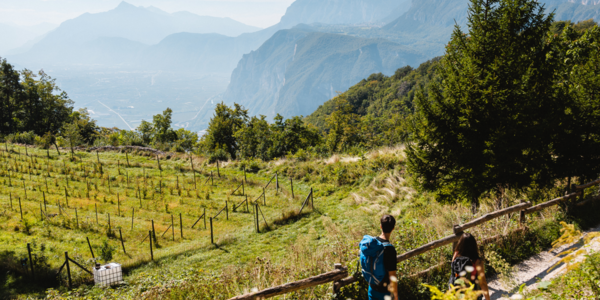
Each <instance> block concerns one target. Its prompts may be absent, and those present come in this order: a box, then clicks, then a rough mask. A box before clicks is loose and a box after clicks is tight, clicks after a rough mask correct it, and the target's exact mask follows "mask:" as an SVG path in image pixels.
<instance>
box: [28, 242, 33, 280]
mask: <svg viewBox="0 0 600 300" xmlns="http://www.w3.org/2000/svg"><path fill="white" fill-rule="evenodd" d="M27 253H29V266H30V267H31V278H34V279H35V271H34V269H33V259H31V244H30V243H27Z"/></svg>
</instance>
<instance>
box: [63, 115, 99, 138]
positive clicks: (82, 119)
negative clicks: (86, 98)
mask: <svg viewBox="0 0 600 300" xmlns="http://www.w3.org/2000/svg"><path fill="white" fill-rule="evenodd" d="M69 119H70V120H71V122H72V123H75V124H76V125H77V128H78V130H79V135H80V139H81V142H83V143H86V144H88V145H91V144H93V143H94V140H95V139H96V137H97V136H98V133H99V132H100V127H98V125H96V120H94V119H92V118H91V117H90V114H89V113H88V111H87V108H80V109H79V110H77V111H74V112H73V113H72V114H71V115H70V116H69Z"/></svg>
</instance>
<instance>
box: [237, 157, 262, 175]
mask: <svg viewBox="0 0 600 300" xmlns="http://www.w3.org/2000/svg"><path fill="white" fill-rule="evenodd" d="M239 168H240V170H243V169H246V172H249V173H258V171H260V169H261V166H260V161H259V160H257V159H248V160H243V161H241V162H240V164H239Z"/></svg>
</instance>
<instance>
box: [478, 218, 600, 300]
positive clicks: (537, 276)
mask: <svg viewBox="0 0 600 300" xmlns="http://www.w3.org/2000/svg"><path fill="white" fill-rule="evenodd" d="M599 231H600V225H598V226H596V227H594V228H592V229H589V230H587V231H585V232H584V234H588V233H590V232H599ZM580 248H582V244H578V243H575V244H571V245H567V246H563V247H561V248H559V249H557V250H556V251H544V252H542V253H540V254H537V255H535V256H533V257H530V258H529V259H527V260H526V261H523V262H521V263H520V264H518V265H516V266H515V267H516V269H515V271H514V274H513V279H514V282H515V283H517V284H516V285H514V286H515V287H516V289H518V287H519V286H521V285H522V284H523V283H525V284H527V287H526V288H525V290H531V289H536V288H537V285H538V282H542V281H552V279H554V278H556V277H557V276H560V275H562V274H564V273H565V269H566V265H564V264H560V265H558V266H557V267H554V265H555V264H556V263H557V262H558V261H559V260H560V258H558V257H557V256H556V255H557V254H558V253H560V252H562V251H564V250H567V249H569V250H571V249H580ZM586 248H587V253H591V252H597V251H600V238H595V239H594V240H592V241H591V242H590V244H589V245H588V246H586ZM583 259H585V254H581V255H578V256H577V258H576V259H575V260H574V261H573V262H575V261H581V260H583ZM553 267H554V268H553ZM488 287H489V289H490V296H491V299H492V300H495V299H497V300H504V299H510V297H511V296H512V295H514V294H515V292H516V291H515V290H513V289H512V288H511V287H506V286H505V284H503V283H502V282H501V280H500V279H498V278H497V276H492V277H490V279H489V282H488Z"/></svg>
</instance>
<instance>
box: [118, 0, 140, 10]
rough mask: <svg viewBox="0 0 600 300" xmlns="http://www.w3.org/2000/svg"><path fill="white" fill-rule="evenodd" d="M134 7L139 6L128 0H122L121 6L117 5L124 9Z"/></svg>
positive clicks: (119, 8)
mask: <svg viewBox="0 0 600 300" xmlns="http://www.w3.org/2000/svg"><path fill="white" fill-rule="evenodd" d="M132 8H137V6H135V5H133V4H130V3H128V2H125V1H122V2H121V3H119V6H117V8H115V9H117V10H123V9H132Z"/></svg>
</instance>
